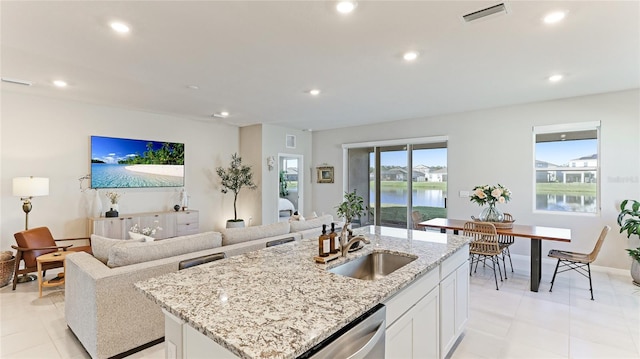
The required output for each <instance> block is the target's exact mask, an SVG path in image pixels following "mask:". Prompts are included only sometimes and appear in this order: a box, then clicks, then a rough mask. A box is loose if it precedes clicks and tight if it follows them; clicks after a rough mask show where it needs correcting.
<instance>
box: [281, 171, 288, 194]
mask: <svg viewBox="0 0 640 359" xmlns="http://www.w3.org/2000/svg"><path fill="white" fill-rule="evenodd" d="M287 187H288V185H287V175H286V173H285V172H284V171H280V197H282V198H286V197H287V196H288V195H289V190H288V189H287Z"/></svg>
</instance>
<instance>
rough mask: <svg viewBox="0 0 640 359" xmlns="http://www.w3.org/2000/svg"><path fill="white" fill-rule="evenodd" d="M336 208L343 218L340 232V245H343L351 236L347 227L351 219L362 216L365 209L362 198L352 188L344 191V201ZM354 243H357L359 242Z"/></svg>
mask: <svg viewBox="0 0 640 359" xmlns="http://www.w3.org/2000/svg"><path fill="white" fill-rule="evenodd" d="M336 208H337V211H336V214H337V215H338V217H341V218H344V226H343V227H342V232H341V233H340V245H341V246H344V245H346V244H347V242H348V241H349V237H351V233H352V232H351V230H350V229H349V225H350V224H351V221H353V219H354V218H357V217H360V216H362V214H363V213H364V211H365V207H364V199H363V198H362V197H360V196H358V195H357V194H356V190H355V189H354V190H353V192H345V193H344V201H343V202H342V203H340V205H338V207H336ZM355 245H359V243H356V244H355Z"/></svg>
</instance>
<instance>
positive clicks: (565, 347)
mask: <svg viewBox="0 0 640 359" xmlns="http://www.w3.org/2000/svg"><path fill="white" fill-rule="evenodd" d="M513 259H514V267H515V273H511V272H509V273H508V274H509V279H508V280H506V281H505V282H503V283H501V284H500V290H499V291H496V289H495V285H494V283H493V272H492V271H491V270H490V269H488V268H487V269H485V270H483V269H482V268H478V273H477V274H474V276H473V277H471V291H470V309H471V311H470V318H469V322H468V324H467V329H466V331H465V334H464V337H463V338H462V340H461V341H460V343H459V345H458V346H457V348H456V349H455V351H454V352H453V353H452V355H451V358H452V359H462V358H464V359H466V358H640V287H636V286H634V285H633V284H631V277H630V276H629V274H628V272H625V271H618V270H605V269H600V268H597V269H596V270H594V273H593V280H594V287H595V290H594V296H595V301H591V300H590V299H589V298H590V297H589V291H588V288H589V287H588V281H587V279H586V278H583V277H581V276H579V275H577V274H575V273H574V272H567V273H563V274H561V275H559V277H558V278H557V279H556V284H555V285H554V291H553V293H549V281H550V280H551V275H552V274H553V267H554V265H555V262H546V261H545V262H544V264H543V277H542V283H541V285H540V292H538V293H532V292H530V291H529V282H528V277H529V260H528V258H527V257H520V256H515V255H514V256H513ZM50 272H51V271H50ZM54 276H55V272H51V273H47V278H48V277H54ZM163 345H164V344H159V345H156V346H154V347H151V348H149V349H146V350H144V351H142V352H139V353H136V354H134V355H132V356H131V357H130V358H158V359H160V358H164V346H163ZM0 358H34V359H35V358H38V359H39V358H64V359H67V358H89V355H88V354H87V353H86V352H85V351H84V350H83V349H82V346H81V345H80V343H79V342H78V341H77V340H76V339H75V337H74V336H73V334H71V333H70V331H69V330H68V329H67V326H66V323H65V321H64V291H63V290H60V289H58V288H45V289H44V290H43V297H42V298H38V286H37V283H36V282H30V283H25V284H19V285H18V288H17V289H16V290H15V291H12V290H11V286H10V285H9V286H5V287H3V288H1V289H0Z"/></svg>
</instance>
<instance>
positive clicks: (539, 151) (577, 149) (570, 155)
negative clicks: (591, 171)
mask: <svg viewBox="0 0 640 359" xmlns="http://www.w3.org/2000/svg"><path fill="white" fill-rule="evenodd" d="M596 153H598V141H597V140H576V141H556V142H542V143H536V160H538V161H545V162H549V163H552V164H554V165H558V166H561V165H563V164H567V163H568V162H569V161H570V160H574V159H576V158H580V157H585V156H591V155H594V154H596Z"/></svg>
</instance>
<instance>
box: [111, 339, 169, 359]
mask: <svg viewBox="0 0 640 359" xmlns="http://www.w3.org/2000/svg"><path fill="white" fill-rule="evenodd" d="M162 342H164V337H162V338H158V339H156V340H153V341H150V342H148V343H145V344H142V345H140V346H137V347H135V348H133V349H130V350H127V351H126V352H122V353H120V354H116V355H114V356H112V357H109V359H122V358H125V357H128V356H129V355H132V354H135V353H137V352H140V351H143V350H145V349H147V348H151V347H152V346H154V345H158V344H160V343H162Z"/></svg>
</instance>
